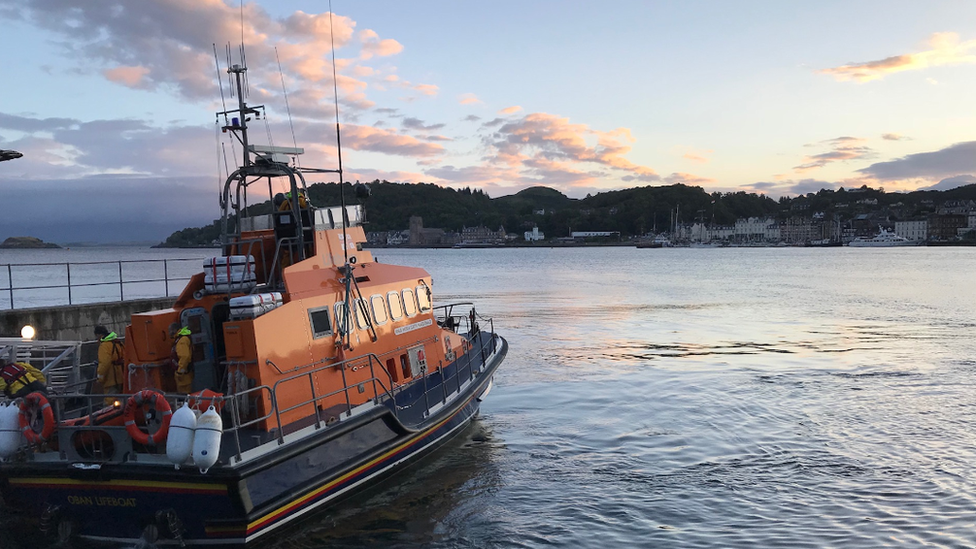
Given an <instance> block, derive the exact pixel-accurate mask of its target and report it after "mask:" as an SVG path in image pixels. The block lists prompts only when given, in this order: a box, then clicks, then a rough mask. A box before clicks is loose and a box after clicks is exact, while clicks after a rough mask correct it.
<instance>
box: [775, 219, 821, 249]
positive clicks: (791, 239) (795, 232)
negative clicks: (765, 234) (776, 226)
mask: <svg viewBox="0 0 976 549" xmlns="http://www.w3.org/2000/svg"><path fill="white" fill-rule="evenodd" d="M822 226H823V222H822V221H816V220H814V219H811V218H809V217H799V216H794V217H790V218H788V219H787V220H786V221H784V222H783V224H782V225H781V226H780V237H781V238H782V240H783V242H786V243H788V244H806V243H807V242H811V241H813V240H820V239H822V238H823V237H822V236H821V234H822V232H823V227H822Z"/></svg>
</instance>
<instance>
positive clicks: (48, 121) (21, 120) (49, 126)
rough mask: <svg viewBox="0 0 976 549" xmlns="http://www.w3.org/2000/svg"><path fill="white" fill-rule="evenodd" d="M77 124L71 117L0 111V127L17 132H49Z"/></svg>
mask: <svg viewBox="0 0 976 549" xmlns="http://www.w3.org/2000/svg"><path fill="white" fill-rule="evenodd" d="M76 125H78V120H75V119H73V118H30V117H27V116H17V115H13V114H6V113H2V112H0V128H4V129H7V130H16V131H19V132H26V133H34V132H50V131H54V130H61V129H65V128H70V127H72V126H76Z"/></svg>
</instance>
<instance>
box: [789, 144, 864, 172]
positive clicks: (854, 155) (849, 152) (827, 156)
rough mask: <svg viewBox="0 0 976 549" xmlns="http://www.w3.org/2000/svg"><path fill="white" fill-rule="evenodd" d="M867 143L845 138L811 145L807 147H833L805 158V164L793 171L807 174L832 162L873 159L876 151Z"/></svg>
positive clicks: (795, 167)
mask: <svg viewBox="0 0 976 549" xmlns="http://www.w3.org/2000/svg"><path fill="white" fill-rule="evenodd" d="M865 143H867V140H866V139H863V138H860V137H850V136H844V137H836V138H834V139H828V140H826V141H822V142H820V143H819V144H809V145H807V146H808V147H814V146H822V145H824V144H826V145H828V146H830V147H831V150H829V151H827V152H824V153H820V154H814V155H810V156H807V157H805V158H804V159H803V162H804V163H803V164H800V165H799V166H794V167H793V171H794V172H796V173H806V172H809V171H811V170H816V169H818V168H822V167H824V166H826V165H827V164H830V163H832V162H841V161H847V160H858V159H861V158H871V157H872V156H874V149H872V148H871V147H868V146H866V145H865Z"/></svg>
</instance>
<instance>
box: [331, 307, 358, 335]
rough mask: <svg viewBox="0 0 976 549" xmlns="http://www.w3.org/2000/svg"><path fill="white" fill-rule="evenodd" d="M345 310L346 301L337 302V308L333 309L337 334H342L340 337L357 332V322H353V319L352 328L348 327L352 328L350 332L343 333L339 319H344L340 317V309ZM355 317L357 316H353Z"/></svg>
mask: <svg viewBox="0 0 976 549" xmlns="http://www.w3.org/2000/svg"><path fill="white" fill-rule="evenodd" d="M345 308H346V302H345V301H336V302H335V306H334V307H333V309H334V311H333V314H334V315H335V319H336V325H335V328H336V332H337V333H338V334H340V335H346V334H347V333H349V334H351V333H352V332H353V331H355V330H356V321H355V320H353V319H350V320H351V322H350V323H349V324H351V326H348V328H351V329H350V330H348V331H346V332H343V331H342V330H341V329H340V327H339V319H340V318H342V316H341V315H340V312H339V310H340V309H345ZM353 316H355V315H353Z"/></svg>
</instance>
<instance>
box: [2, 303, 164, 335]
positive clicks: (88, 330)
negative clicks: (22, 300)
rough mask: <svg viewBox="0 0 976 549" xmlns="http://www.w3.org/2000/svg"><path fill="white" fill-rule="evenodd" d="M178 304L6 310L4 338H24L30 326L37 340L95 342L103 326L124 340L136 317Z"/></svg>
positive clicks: (69, 306) (110, 304)
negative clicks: (23, 330)
mask: <svg viewBox="0 0 976 549" xmlns="http://www.w3.org/2000/svg"><path fill="white" fill-rule="evenodd" d="M175 301H176V298H175V297H158V298H153V299H135V300H132V301H113V302H108V303H87V304H84V305H61V306H58V307H38V308H34V309H13V310H4V311H0V337H20V329H21V328H23V327H24V326H25V325H28V324H30V325H31V326H33V327H34V329H35V330H36V331H37V335H36V336H35V339H37V340H46V341H63V340H67V341H90V340H93V339H95V334H94V333H93V332H92V330H94V328H95V326H97V325H99V324H101V325H103V326H105V327H106V328H108V329H109V331H113V332H116V333H117V334H119V336H120V337H124V336H125V327H126V325H128V324H129V318H130V317H131V316H132V314H133V313H139V312H144V311H157V310H159V309H167V308H169V307H172V306H173V303H174V302H175Z"/></svg>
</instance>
